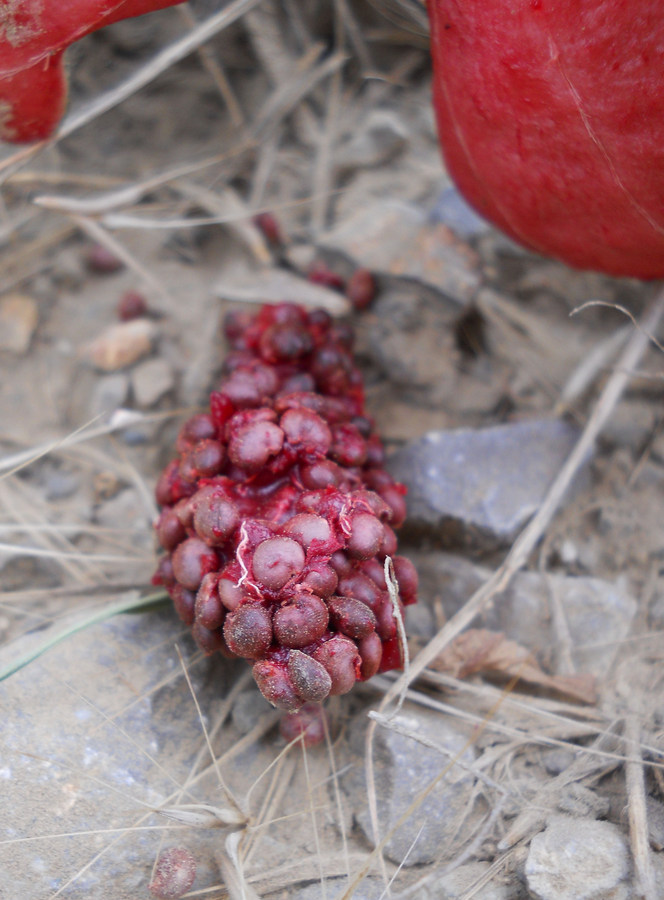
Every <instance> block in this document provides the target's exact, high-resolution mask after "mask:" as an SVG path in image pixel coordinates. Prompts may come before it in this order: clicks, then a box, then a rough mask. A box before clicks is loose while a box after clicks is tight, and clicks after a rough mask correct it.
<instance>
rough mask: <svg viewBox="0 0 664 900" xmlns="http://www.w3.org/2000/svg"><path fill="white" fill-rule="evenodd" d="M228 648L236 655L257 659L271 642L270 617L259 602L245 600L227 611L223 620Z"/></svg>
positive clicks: (267, 648)
mask: <svg viewBox="0 0 664 900" xmlns="http://www.w3.org/2000/svg"><path fill="white" fill-rule="evenodd" d="M224 637H225V638H226V643H227V644H228V649H229V650H230V651H231V652H232V653H235V655H236V656H244V657H245V658H247V659H257V658H259V657H261V656H263V655H264V654H265V653H266V652H267V651H268V650H269V648H270V645H271V644H272V619H271V616H270V613H269V612H268V611H267V609H266V608H265V607H264V606H262V605H261V604H260V603H255V602H251V601H249V600H246V601H245V602H244V603H242V604H240V606H238V607H237V609H234V610H233V611H232V612H229V613H228V615H227V616H226V619H225V621H224Z"/></svg>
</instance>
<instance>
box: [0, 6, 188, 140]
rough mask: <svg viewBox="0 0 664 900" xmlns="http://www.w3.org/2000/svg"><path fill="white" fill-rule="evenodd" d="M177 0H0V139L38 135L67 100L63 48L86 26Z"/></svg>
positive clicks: (49, 128) (51, 126)
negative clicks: (1, 0) (4, 0)
mask: <svg viewBox="0 0 664 900" xmlns="http://www.w3.org/2000/svg"><path fill="white" fill-rule="evenodd" d="M181 2H183V0H67V2H66V3H63V2H62V0H9V2H2V3H0V140H4V141H11V142H16V143H27V142H30V141H37V140H44V139H46V138H48V137H50V136H51V135H52V134H53V132H54V131H55V129H56V127H57V125H58V122H59V121H60V119H61V118H62V115H63V113H64V110H65V106H66V102H67V80H66V77H65V73H64V65H63V53H64V51H65V50H66V49H67V47H68V46H69V45H70V44H73V43H74V41H77V40H79V39H80V38H82V37H85V35H86V34H90V33H91V32H92V31H96V30H97V29H99V28H103V27H104V26H105V25H110V24H111V23H113V22H118V21H120V20H121V19H129V18H132V17H134V16H141V15H143V14H144V13H148V12H152V11H153V10H157V9H163V8H165V7H167V6H175V5H177V4H178V3H181Z"/></svg>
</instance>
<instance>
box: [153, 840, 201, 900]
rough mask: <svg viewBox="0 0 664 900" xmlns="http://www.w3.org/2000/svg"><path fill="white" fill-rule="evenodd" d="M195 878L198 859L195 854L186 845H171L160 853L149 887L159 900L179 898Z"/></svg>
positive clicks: (176, 899) (175, 899)
mask: <svg viewBox="0 0 664 900" xmlns="http://www.w3.org/2000/svg"><path fill="white" fill-rule="evenodd" d="M195 878H196V860H195V859H194V857H193V855H192V854H191V853H190V852H189V851H188V850H185V849H184V847H171V848H170V849H169V850H164V851H163V852H162V853H161V854H160V855H159V859H158V860H157V864H156V866H155V869H154V874H153V876H152V880H151V881H150V884H149V885H148V889H149V891H150V893H151V894H152V895H153V896H154V897H157V898H158V900H179V898H180V897H182V896H183V895H184V894H186V893H187V891H188V890H189V888H190V887H191V886H192V884H193V883H194V879H195Z"/></svg>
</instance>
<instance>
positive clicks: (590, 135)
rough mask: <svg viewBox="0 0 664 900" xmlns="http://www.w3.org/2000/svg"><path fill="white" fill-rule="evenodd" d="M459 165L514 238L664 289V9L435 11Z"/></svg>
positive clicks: (657, 2) (548, 2) (488, 211)
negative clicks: (655, 281)
mask: <svg viewBox="0 0 664 900" xmlns="http://www.w3.org/2000/svg"><path fill="white" fill-rule="evenodd" d="M428 8H429V16H430V19H431V26H432V31H431V52H432V56H433V67H434V80H433V100H434V106H435V111H436V116H437V119H438V127H439V132H440V139H441V143H442V146H443V152H444V156H445V161H446V164H447V167H448V169H449V172H450V174H451V176H452V177H453V178H454V180H455V181H456V183H457V185H458V187H459V189H460V190H461V192H462V193H463V194H464V195H465V197H466V198H467V199H468V200H469V201H470V203H471V204H472V205H473V206H474V207H475V208H476V209H477V210H478V211H479V212H480V213H481V214H482V215H483V216H485V217H486V218H487V219H489V220H490V221H492V222H493V223H495V224H496V225H498V226H499V227H500V228H502V230H503V231H505V232H507V234H509V235H510V236H511V237H513V238H514V239H515V240H517V241H519V242H520V243H522V244H524V245H525V246H527V247H529V248H531V249H533V250H536V251H538V252H540V253H543V254H547V255H551V256H555V257H557V258H559V259H561V260H563V261H564V262H566V263H568V264H570V265H572V266H577V267H579V268H587V269H596V270H598V271H601V272H605V273H607V274H610V275H627V276H633V277H638V278H647V279H650V278H660V277H662V276H664V90H663V88H662V86H663V84H664V9H663V8H662V3H661V0H586V2H584V3H578V2H577V0H555V2H554V0H428Z"/></svg>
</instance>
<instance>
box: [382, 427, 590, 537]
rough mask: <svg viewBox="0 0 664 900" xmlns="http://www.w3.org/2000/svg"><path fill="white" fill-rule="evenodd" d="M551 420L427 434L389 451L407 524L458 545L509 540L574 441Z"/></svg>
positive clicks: (570, 429) (572, 434)
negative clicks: (404, 495)
mask: <svg viewBox="0 0 664 900" xmlns="http://www.w3.org/2000/svg"><path fill="white" fill-rule="evenodd" d="M577 436H578V434H577V431H576V429H574V428H573V427H571V426H570V425H567V424H566V423H565V422H562V421H558V420H536V421H531V422H516V423H514V424H509V425H497V426H495V427H492V428H484V429H457V430H450V431H435V432H429V434H426V435H424V436H423V437H422V438H420V439H419V440H417V441H414V442H413V443H411V444H409V445H408V446H406V447H405V448H404V449H403V450H401V451H399V452H398V453H396V454H395V455H394V456H393V457H392V458H391V460H390V470H391V472H392V474H393V475H394V476H395V478H397V479H398V480H400V481H403V482H404V484H406V485H407V486H408V491H409V493H408V515H409V521H410V522H411V523H413V524H415V525H419V526H421V527H426V528H429V529H431V528H435V529H436V533H437V535H438V536H439V537H441V536H442V537H443V538H447V540H448V541H450V542H452V543H454V542H461V543H463V544H475V543H483V544H486V543H489V544H504V543H508V542H511V541H512V540H513V538H514V537H515V535H516V533H517V532H518V531H519V530H520V529H521V528H522V527H523V525H524V524H525V523H526V522H527V521H528V519H529V518H530V517H531V516H532V515H533V513H534V512H535V510H536V509H537V508H538V506H539V505H540V503H541V502H542V500H543V498H544V496H545V494H546V491H547V489H548V487H549V486H550V484H551V482H552V481H553V479H554V477H555V475H556V474H557V473H558V470H559V469H560V467H561V465H562V463H563V462H564V461H565V459H566V457H567V456H568V454H569V452H570V450H571V449H572V447H573V446H574V443H575V441H576V439H577Z"/></svg>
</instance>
